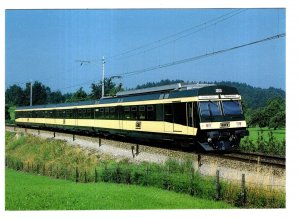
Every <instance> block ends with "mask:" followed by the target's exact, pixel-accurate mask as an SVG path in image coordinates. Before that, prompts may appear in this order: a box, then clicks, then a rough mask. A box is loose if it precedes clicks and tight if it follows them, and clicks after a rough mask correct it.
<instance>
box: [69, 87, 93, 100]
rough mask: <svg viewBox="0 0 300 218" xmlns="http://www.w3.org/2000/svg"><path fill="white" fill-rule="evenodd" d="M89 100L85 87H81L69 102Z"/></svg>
mask: <svg viewBox="0 0 300 218" xmlns="http://www.w3.org/2000/svg"><path fill="white" fill-rule="evenodd" d="M87 99H88V95H87V94H86V92H85V91H84V90H83V87H80V88H79V89H78V90H77V91H76V92H75V93H74V94H73V96H72V97H71V99H69V101H68V102H76V101H85V100H87Z"/></svg>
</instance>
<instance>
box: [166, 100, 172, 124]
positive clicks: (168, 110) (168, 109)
mask: <svg viewBox="0 0 300 218" xmlns="http://www.w3.org/2000/svg"><path fill="white" fill-rule="evenodd" d="M164 112H165V121H167V122H170V123H173V121H174V120H173V117H174V114H173V113H174V112H173V104H165V105H164Z"/></svg>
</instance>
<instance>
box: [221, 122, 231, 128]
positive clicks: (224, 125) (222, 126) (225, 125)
mask: <svg viewBox="0 0 300 218" xmlns="http://www.w3.org/2000/svg"><path fill="white" fill-rule="evenodd" d="M227 127H230V123H229V122H226V123H220V128H227Z"/></svg>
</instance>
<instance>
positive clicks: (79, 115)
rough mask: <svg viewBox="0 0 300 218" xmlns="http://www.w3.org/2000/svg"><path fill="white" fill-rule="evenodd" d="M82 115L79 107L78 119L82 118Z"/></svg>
mask: <svg viewBox="0 0 300 218" xmlns="http://www.w3.org/2000/svg"><path fill="white" fill-rule="evenodd" d="M81 116H82V112H81V109H78V112H77V118H78V119H81Z"/></svg>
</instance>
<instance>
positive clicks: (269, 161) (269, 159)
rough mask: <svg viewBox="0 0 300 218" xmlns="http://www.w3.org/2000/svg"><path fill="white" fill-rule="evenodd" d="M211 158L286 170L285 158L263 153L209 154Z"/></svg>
mask: <svg viewBox="0 0 300 218" xmlns="http://www.w3.org/2000/svg"><path fill="white" fill-rule="evenodd" d="M209 155H210V156H217V157H221V158H225V159H230V160H235V161H241V162H246V163H251V164H257V165H267V166H272V167H277V168H283V169H285V161H286V160H285V157H281V156H272V155H266V154H261V153H253V152H242V151H235V152H233V153H230V154H209Z"/></svg>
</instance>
